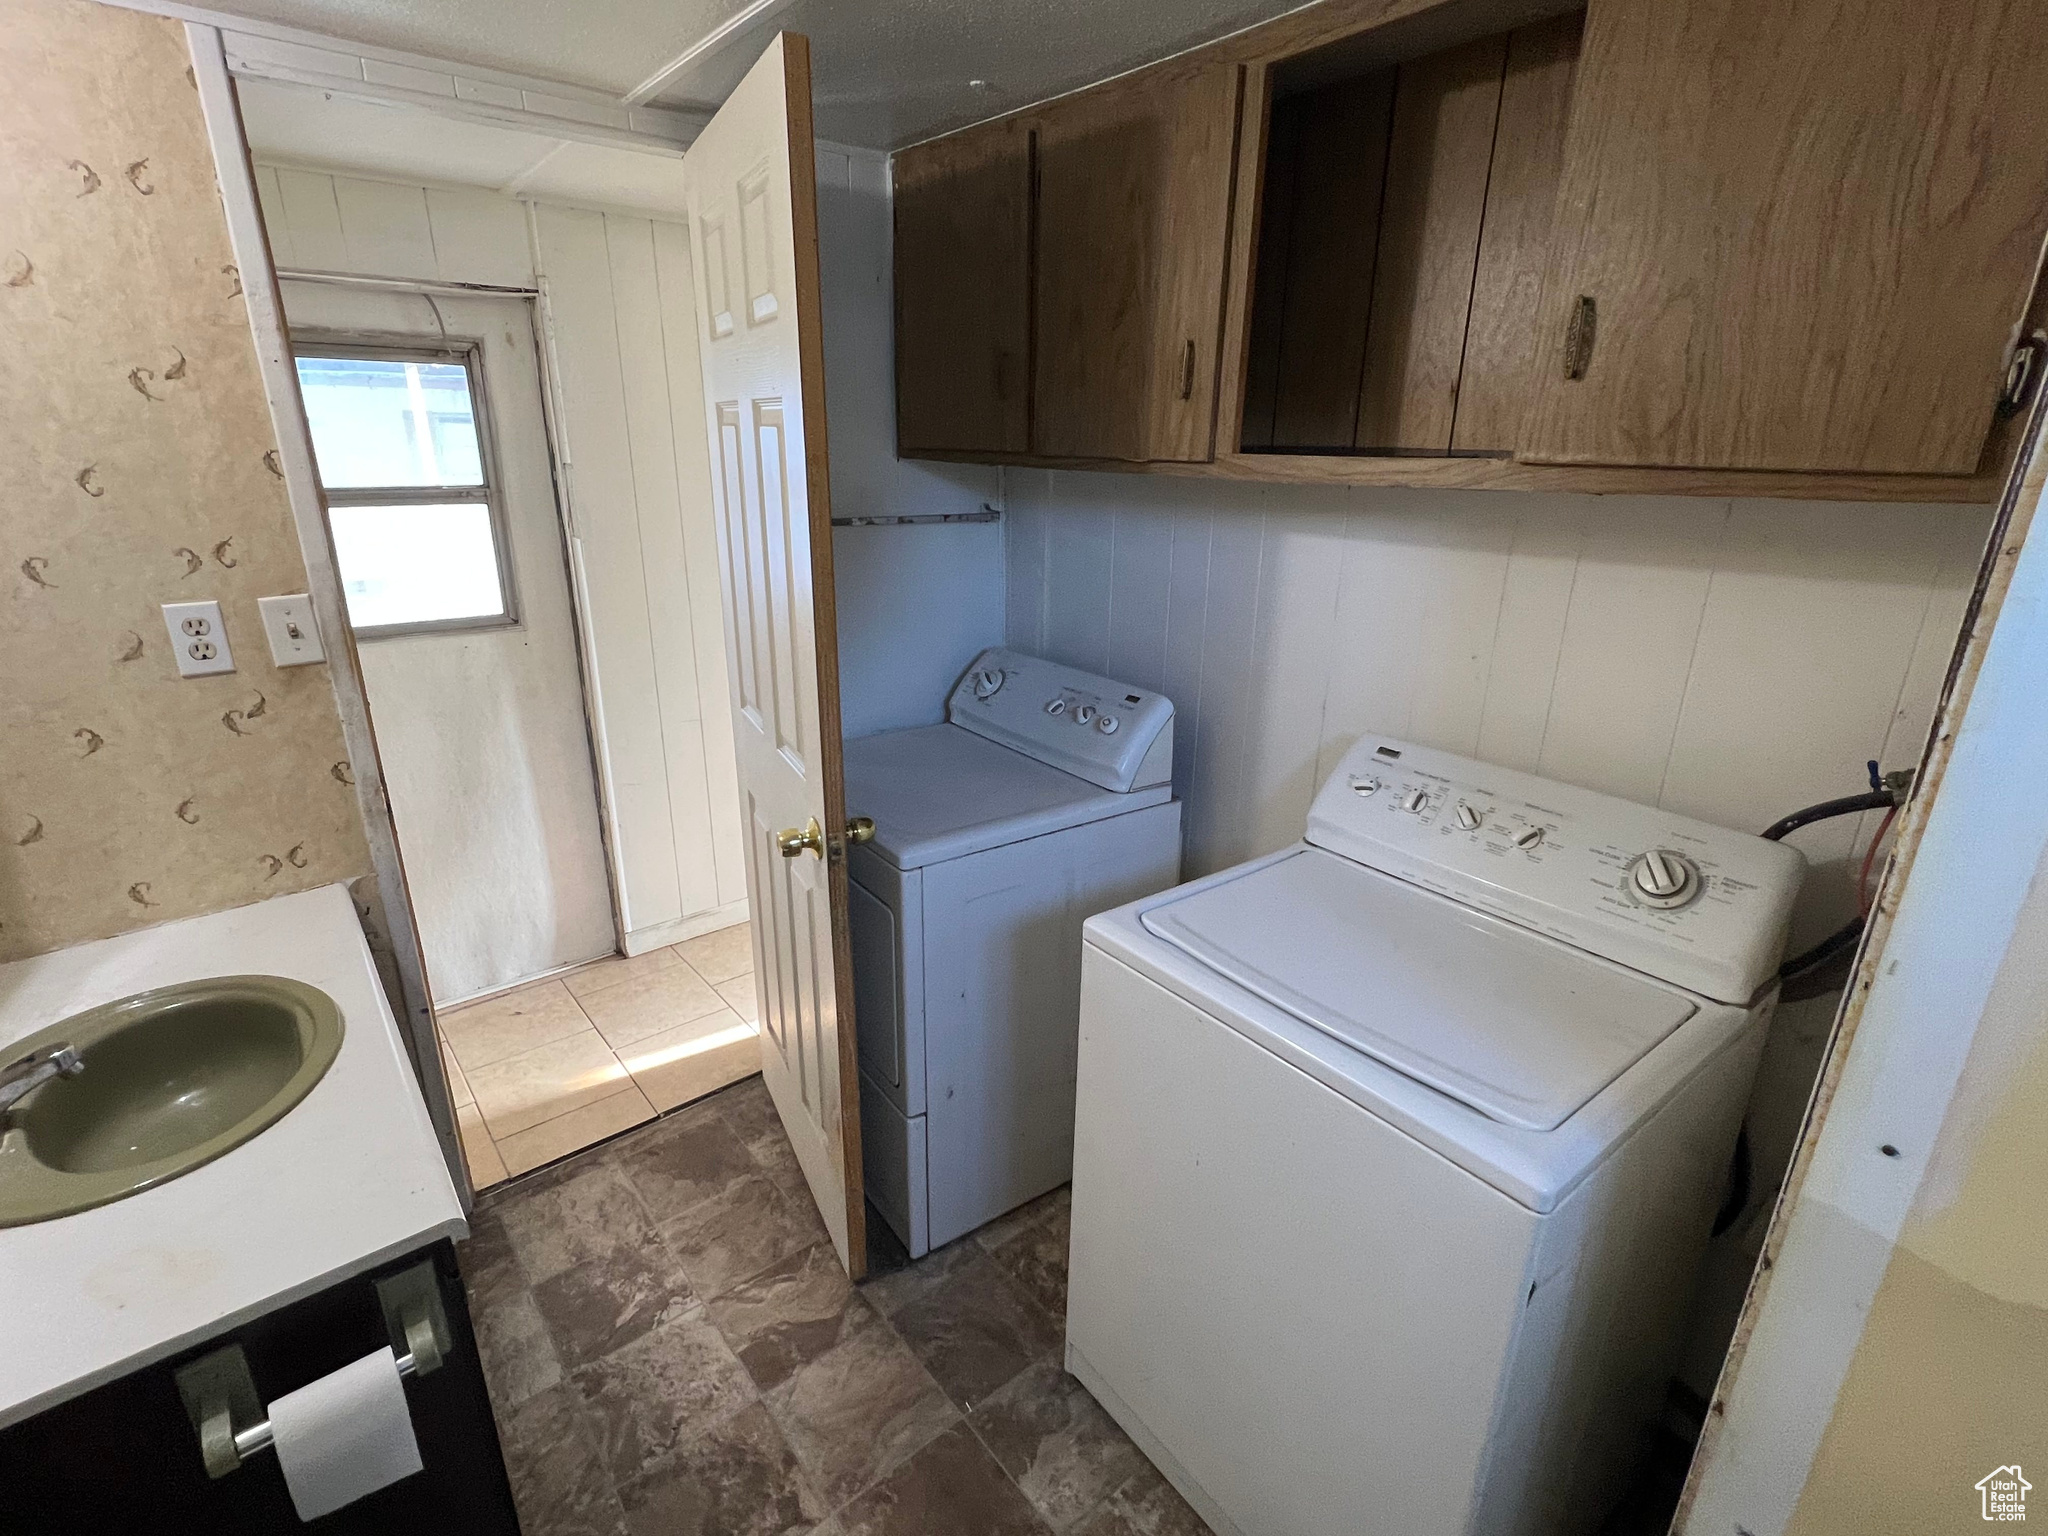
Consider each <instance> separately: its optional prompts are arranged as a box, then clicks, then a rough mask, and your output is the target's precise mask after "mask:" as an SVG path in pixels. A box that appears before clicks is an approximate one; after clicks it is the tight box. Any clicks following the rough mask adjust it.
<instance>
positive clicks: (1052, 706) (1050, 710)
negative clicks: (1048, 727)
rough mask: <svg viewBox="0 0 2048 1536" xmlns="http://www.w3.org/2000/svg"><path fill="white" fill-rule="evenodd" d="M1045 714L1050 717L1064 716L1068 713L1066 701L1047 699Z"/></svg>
mask: <svg viewBox="0 0 2048 1536" xmlns="http://www.w3.org/2000/svg"><path fill="white" fill-rule="evenodd" d="M1045 712H1046V713H1047V714H1048V715H1064V714H1065V713H1066V712H1067V701H1066V700H1065V699H1047V700H1046V701H1045Z"/></svg>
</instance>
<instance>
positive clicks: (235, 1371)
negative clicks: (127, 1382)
mask: <svg viewBox="0 0 2048 1536" xmlns="http://www.w3.org/2000/svg"><path fill="white" fill-rule="evenodd" d="M377 1300H378V1303H379V1304H380V1305H381V1306H382V1307H383V1309H384V1327H385V1330H386V1331H387V1332H388V1333H389V1334H390V1336H391V1352H392V1354H393V1355H395V1356H396V1357H397V1360H398V1374H399V1376H400V1377H401V1378H404V1377H410V1376H425V1375H427V1374H429V1373H430V1372H432V1371H435V1370H437V1369H439V1368H440V1366H441V1363H442V1361H443V1360H445V1359H446V1358H447V1355H448V1350H449V1347H450V1343H451V1339H450V1335H449V1332H448V1313H447V1311H446V1309H445V1308H443V1306H442V1305H441V1287H440V1283H439V1281H438V1279H437V1278H436V1277H435V1274H434V1263H433V1260H431V1259H427V1260H423V1261H421V1262H420V1263H418V1264H415V1265H413V1266H412V1268H410V1269H405V1270H401V1271H399V1272H398V1273H397V1274H395V1275H386V1276H385V1277H384V1278H383V1279H381V1280H379V1281H378V1282H377ZM174 1378H175V1380H176V1381H177V1383H178V1396H179V1397H181V1398H182V1399H184V1403H185V1413H186V1416H187V1417H188V1418H190V1419H191V1420H192V1428H193V1430H194V1431H195V1432H196V1433H197V1434H198V1436H199V1451H200V1455H201V1456H202V1457H203V1458H204V1460H205V1462H206V1475H207V1476H208V1477H226V1476H227V1475H228V1473H230V1472H232V1471H234V1470H235V1469H236V1468H237V1467H239V1466H241V1465H242V1463H243V1462H244V1461H246V1460H247V1459H248V1458H249V1457H251V1456H253V1455H255V1454H256V1453H257V1452H259V1451H266V1450H269V1449H270V1448H271V1444H272V1437H271V1430H270V1420H269V1418H268V1417H267V1416H266V1415H265V1413H264V1411H263V1400H262V1398H260V1397H258V1396H257V1394H256V1382H255V1379H254V1378H253V1377H251V1376H250V1374H249V1361H248V1358H247V1356H245V1355H244V1354H243V1353H242V1346H241V1345H239V1344H227V1345H223V1346H222V1347H221V1348H219V1349H216V1350H214V1351H212V1352H211V1353H209V1354H205V1355H201V1356H200V1357H199V1358H198V1359H197V1360H193V1361H190V1362H188V1363H186V1364H185V1365H181V1366H179V1367H178V1369H177V1371H176V1372H175V1373H174Z"/></svg>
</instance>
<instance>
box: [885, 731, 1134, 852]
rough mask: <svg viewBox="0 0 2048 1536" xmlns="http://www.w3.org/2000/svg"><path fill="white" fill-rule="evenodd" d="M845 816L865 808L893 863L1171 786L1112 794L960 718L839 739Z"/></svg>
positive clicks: (1056, 824)
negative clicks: (1000, 741)
mask: <svg viewBox="0 0 2048 1536" xmlns="http://www.w3.org/2000/svg"><path fill="white" fill-rule="evenodd" d="M845 762H846V814H847V815H848V816H872V817H874V819H875V840H874V842H873V843H872V844H870V845H869V846H870V847H872V848H873V849H874V851H875V852H876V853H879V854H880V855H882V857H883V858H885V859H887V860H888V861H889V862H890V863H891V864H894V865H895V866H896V867H897V868H898V869H917V868H920V867H922V866H923V865H926V864H937V863H940V862H942V861H943V860H946V859H958V858H964V857H965V856H966V855H968V854H970V853H979V852H981V851H982V849H984V848H993V847H995V846H996V845H997V844H998V843H1015V842H1021V841H1023V840H1024V839H1025V838H1027V837H1042V836H1044V835H1045V834H1046V833H1048V832H1059V831H1062V830H1064V829H1065V828H1067V827H1077V826H1080V825H1081V824H1082V823H1083V822H1088V821H1100V820H1102V819H1103V818H1104V817H1105V816H1116V815H1120V814H1122V813H1123V812H1125V811H1135V810H1139V809H1141V808H1143V807H1145V806H1148V805H1158V804H1160V803H1162V802H1163V801H1166V800H1170V799H1171V798H1173V786H1172V785H1171V784H1160V785H1156V786H1154V787H1153V788H1151V789H1141V790H1133V791H1131V792H1130V793H1128V794H1118V793H1117V792H1116V791H1114V790H1108V789H1101V788H1098V787H1097V786H1096V785H1093V784H1090V783H1089V782H1088V781H1087V780H1086V779H1080V778H1076V777H1075V776H1074V775H1073V774H1071V773H1063V772H1061V771H1060V770H1059V769H1057V768H1053V767H1050V766H1048V765H1047V764H1045V763H1041V762H1038V761H1036V760H1035V759H1033V758H1029V757H1026V756H1025V755H1024V754H1023V753H1021V752H1012V751H1011V750H1010V749H1009V748H1008V747H1002V746H997V745H996V743H994V742H992V741H989V740H988V739H986V738H985V737H982V736H978V735H976V734H975V733H974V732H972V731H966V730H962V729H961V728H960V727H959V726H957V725H921V726H918V727H916V728H915V729H912V730H908V731H888V732H885V733H884V734H882V735H880V736H862V737H858V738H856V739H855V740H852V741H849V742H848V743H847V744H846V759H845Z"/></svg>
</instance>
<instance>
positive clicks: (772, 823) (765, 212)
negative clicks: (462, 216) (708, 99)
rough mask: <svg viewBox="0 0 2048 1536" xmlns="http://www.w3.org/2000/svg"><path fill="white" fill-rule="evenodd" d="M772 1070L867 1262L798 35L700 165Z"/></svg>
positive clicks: (835, 1207) (826, 1190) (696, 227)
mask: <svg viewBox="0 0 2048 1536" xmlns="http://www.w3.org/2000/svg"><path fill="white" fill-rule="evenodd" d="M683 178H684V185H685V189H686V192H687V195H688V199H689V208H690V229H691V235H692V240H693V242H694V244H695V247H696V251H695V254H696V257H697V261H696V281H697V321H698V342H699V347H700V356H701V358H702V364H703V373H704V409H705V424H706V430H707V432H708V433H709V436H710V448H711V465H712V476H711V480H712V494H713V498H714V500H715V502H716V504H717V514H718V545H719V558H720V585H721V594H720V595H721V598H722V602H723V607H724V612H725V635H726V670H727V676H728V680H729V685H730V691H731V696H732V710H733V736H734V746H735V749H736V754H737V757H738V761H739V778H740V799H741V812H742V821H743V826H744V832H745V837H746V849H747V893H748V900H749V903H750V910H751V912H752V914H753V920H754V972H755V978H756V985H757V991H758V996H759V1003H760V1022H761V1062H762V1075H763V1076H764V1077H765V1078H766V1080H767V1083H768V1089H769V1092H770V1093H771V1094H772V1095H773V1097H774V1099H775V1106H776V1108H777V1110H778V1111H780V1113H781V1115H782V1121H783V1124H784V1126H786V1127H787V1129H788V1131H789V1139H790V1142H791V1144H792V1145H793V1146H794V1147H795V1148H796V1154H797V1158H798V1161H799V1162H801V1163H802V1165H803V1170H804V1177H805V1178H806V1179H807V1180H808V1181H809V1183H810V1186H811V1193H812V1194H813V1195H814V1196H815V1197H816V1199H817V1202H818V1209H819V1211H820V1212H821V1213H822V1214H823V1216H824V1218H825V1225H826V1226H827V1228H829V1229H830V1231H831V1233H832V1241H833V1244H834V1246H835V1247H837V1248H838V1250H839V1257H840V1259H841V1261H842V1262H844V1263H845V1265H846V1267H847V1271H848V1273H850V1274H851V1275H852V1276H853V1277H854V1278H855V1279H859V1278H860V1277H861V1275H862V1274H864V1273H865V1271H866V1267H867V1237H866V1223H865V1221H864V1219H863V1216H864V1210H865V1207H864V1204H863V1200H862V1193H861V1161H860V1099H859V1077H858V1074H857V1071H856V1068H855V1065H854V1029H853V980H852V978H853V967H852V963H851V959H850V954H849V950H848V939H847V916H846V844H845V818H846V809H845V793H844V784H843V780H842V774H841V762H840V740H839V735H840V726H839V655H838V644H837V630H836V626H835V623H834V616H833V602H832V509H831V493H830V488H829V486H828V484H827V479H826V462H825V457H826V456H825V376H824V343H823V329H822V322H821V317H820V312H819V300H818V210H817V177H816V166H815V163H814V160H813V154H812V144H811V71H810V45H809V44H808V43H807V42H806V41H805V40H804V39H803V38H801V37H798V36H796V35H794V34H792V33H783V34H781V35H780V36H778V37H777V38H776V39H775V41H774V42H772V43H771V44H769V46H768V51H767V52H766V53H764V54H763V55H762V56H761V59H760V61H759V62H758V63H757V64H755V66H754V67H753V69H752V70H751V71H749V72H748V74H747V77H746V79H745V80H743V81H741V82H740V86H739V88H738V89H737V90H736V91H734V92H733V94H732V96H731V97H730V98H729V99H728V100H727V101H726V103H725V105H724V106H723V107H721V108H720V109H719V111H718V115H717V116H716V117H714V118H713V119H712V120H711V123H710V125H709V126H708V127H706V128H705V130H704V133H703V135H702V136H701V137H700V138H699V139H698V140H697V141H696V143H695V144H693V145H691V147H690V151H689V154H688V155H687V156H686V157H685V159H684V161H683Z"/></svg>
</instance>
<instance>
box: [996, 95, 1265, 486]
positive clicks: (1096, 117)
mask: <svg viewBox="0 0 2048 1536" xmlns="http://www.w3.org/2000/svg"><path fill="white" fill-rule="evenodd" d="M1241 73H1242V72H1241V71H1240V70H1239V68H1238V67H1237V66H1236V65H1218V64H1209V65H1184V64H1175V65H1168V66H1161V67H1158V68H1155V69H1152V70H1148V71H1145V72H1144V73H1142V74H1139V75H1136V76H1132V77H1129V78H1127V79H1124V80H1118V81H1115V82H1113V83H1111V84H1110V85H1107V86H1103V87H1098V88H1097V89H1095V90H1092V91H1087V92H1084V93H1082V94H1080V95H1078V96H1070V97H1067V98H1065V99H1063V100H1061V101H1058V102H1055V103H1053V104H1052V105H1051V106H1049V107H1047V108H1045V109H1044V110H1043V111H1041V112H1040V113H1038V114H1036V125H1037V132H1038V204H1037V207H1038V214H1037V267H1038V274H1037V316H1036V333H1037V334H1036V361H1035V367H1034V376H1033V381H1032V432H1031V451H1032V452H1033V453H1034V454H1036V455H1039V456H1041V457H1047V458H1089V459H1114V460H1126V461H1132V462H1147V461H1162V460H1201V459H1207V458H1209V457H1210V456H1211V452H1212V446H1213V445H1212V439H1213V435H1214V425H1215V418H1216V356H1217V346H1218V343H1219V340H1220V338H1221V334H1222V319H1223V278H1224V268H1225V264H1226V261H1227V259H1228V253H1229V220H1230V195H1231V179H1232V169H1233V162H1234V159H1235V153H1234V152H1235V147H1236V142H1237V120H1238V103H1239V98H1240V95H1241V78H1240V77H1241Z"/></svg>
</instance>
